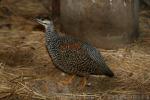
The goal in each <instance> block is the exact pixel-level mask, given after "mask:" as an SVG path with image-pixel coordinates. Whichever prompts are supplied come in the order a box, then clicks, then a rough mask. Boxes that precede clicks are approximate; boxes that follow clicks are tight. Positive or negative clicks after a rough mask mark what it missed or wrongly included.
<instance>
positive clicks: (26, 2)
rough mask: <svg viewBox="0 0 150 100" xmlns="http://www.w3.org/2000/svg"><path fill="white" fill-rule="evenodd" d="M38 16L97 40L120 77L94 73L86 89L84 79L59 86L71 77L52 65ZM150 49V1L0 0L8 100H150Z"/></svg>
mask: <svg viewBox="0 0 150 100" xmlns="http://www.w3.org/2000/svg"><path fill="white" fill-rule="evenodd" d="M37 17H44V18H48V19H51V20H53V22H54V23H55V29H56V31H57V32H59V33H60V34H69V35H72V36H75V37H78V38H80V39H82V40H83V41H89V42H91V44H93V45H94V46H96V47H97V49H98V50H100V51H101V53H102V55H103V56H104V57H105V59H106V62H107V64H108V65H109V66H110V68H111V69H112V70H113V71H114V73H115V75H116V77H115V78H113V79H110V78H106V77H91V78H89V80H88V82H89V83H90V84H91V85H87V86H86V87H85V89H84V90H82V91H79V90H77V88H76V87H78V85H79V84H80V83H79V81H80V78H79V77H77V78H76V79H75V80H74V81H73V83H72V84H71V85H69V86H63V87H61V86H59V85H58V84H57V82H58V81H59V80H60V79H63V78H65V77H66V76H67V75H64V73H62V72H60V71H59V70H57V69H55V67H54V65H53V64H52V62H51V59H50V58H49V55H48V53H47V51H46V48H45V37H44V28H43V27H42V26H41V25H39V24H38V23H37V22H36V21H35V18H37ZM149 50H150V1H149V0H0V99H2V100H53V99H54V100H55V99H57V100H59V99H60V100H70V99H73V100H74V99H75V100H76V98H78V99H79V100H80V99H81V100H82V99H83V100H84V99H85V100H88V99H89V100H91V99H92V100H95V99H96V100H97V99H99V100H109V99H110V100H112V98H111V97H112V96H118V97H119V99H118V100H123V99H122V98H126V99H125V100H129V99H128V98H129V97H130V96H131V95H132V96H134V95H135V96H136V97H138V98H141V99H139V100H149V99H150V98H149V99H147V96H149V95H150V94H149V92H150V87H149V85H150V74H149V73H150V68H149V66H150V51H149ZM123 95H125V96H123ZM143 95H144V96H143ZM149 97H150V96H149ZM133 100H137V99H136V98H134V99H133Z"/></svg>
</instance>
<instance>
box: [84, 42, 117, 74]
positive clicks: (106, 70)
mask: <svg viewBox="0 0 150 100" xmlns="http://www.w3.org/2000/svg"><path fill="white" fill-rule="evenodd" d="M82 48H84V49H85V50H86V51H87V52H88V54H89V56H90V57H91V58H92V59H93V60H94V61H95V62H97V63H98V64H99V65H100V67H99V68H100V70H101V72H102V73H104V74H105V75H108V76H113V75H114V74H113V72H112V71H111V70H110V69H109V67H108V66H107V65H106V63H105V61H104V58H103V57H102V55H101V54H100V52H99V51H97V50H96V48H95V47H93V46H92V45H91V44H89V43H84V44H83V45H82Z"/></svg>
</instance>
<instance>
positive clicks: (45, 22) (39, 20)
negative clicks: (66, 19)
mask: <svg viewBox="0 0 150 100" xmlns="http://www.w3.org/2000/svg"><path fill="white" fill-rule="evenodd" d="M36 20H37V22H38V23H40V24H41V25H43V26H45V28H47V27H48V26H49V27H51V28H53V22H52V21H50V20H48V19H42V18H36Z"/></svg>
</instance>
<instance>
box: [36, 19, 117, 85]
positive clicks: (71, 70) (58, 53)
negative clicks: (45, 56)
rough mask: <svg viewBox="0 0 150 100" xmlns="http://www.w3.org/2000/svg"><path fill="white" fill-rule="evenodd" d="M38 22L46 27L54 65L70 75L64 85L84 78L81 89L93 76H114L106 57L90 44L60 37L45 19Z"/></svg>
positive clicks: (76, 39)
mask: <svg viewBox="0 0 150 100" xmlns="http://www.w3.org/2000/svg"><path fill="white" fill-rule="evenodd" d="M36 20H37V22H38V23H39V24H41V25H43V26H44V27H45V41H46V42H45V43H46V47H47V50H48V53H49V55H50V57H51V59H52V62H53V64H54V65H55V66H56V68H58V69H59V70H61V71H63V72H64V73H67V74H68V75H70V78H68V79H67V80H64V81H62V83H63V84H68V83H71V82H72V79H73V78H74V77H75V76H79V77H83V80H82V81H81V84H82V85H81V87H84V86H85V85H86V81H87V78H88V77H89V76H91V75H105V76H108V77H113V76H114V73H113V72H112V71H111V69H110V68H109V67H108V65H107V64H106V63H105V60H104V57H103V56H102V55H101V53H100V52H99V51H98V50H97V49H96V48H95V47H94V46H92V45H91V44H90V43H89V42H85V41H82V40H80V39H78V38H77V37H73V36H70V35H63V36H62V35H60V34H59V33H58V32H56V31H55V29H54V24H53V21H51V20H48V19H44V18H36Z"/></svg>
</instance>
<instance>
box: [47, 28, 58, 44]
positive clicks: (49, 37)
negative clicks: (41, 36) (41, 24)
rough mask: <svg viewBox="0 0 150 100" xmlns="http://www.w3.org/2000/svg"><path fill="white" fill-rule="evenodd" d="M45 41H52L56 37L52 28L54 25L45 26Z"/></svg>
mask: <svg viewBox="0 0 150 100" xmlns="http://www.w3.org/2000/svg"><path fill="white" fill-rule="evenodd" d="M45 37H46V41H47V42H49V41H53V40H55V39H56V38H57V37H58V34H57V32H55V30H54V26H47V27H46V32H45Z"/></svg>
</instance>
